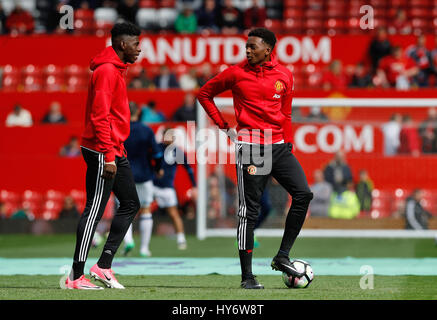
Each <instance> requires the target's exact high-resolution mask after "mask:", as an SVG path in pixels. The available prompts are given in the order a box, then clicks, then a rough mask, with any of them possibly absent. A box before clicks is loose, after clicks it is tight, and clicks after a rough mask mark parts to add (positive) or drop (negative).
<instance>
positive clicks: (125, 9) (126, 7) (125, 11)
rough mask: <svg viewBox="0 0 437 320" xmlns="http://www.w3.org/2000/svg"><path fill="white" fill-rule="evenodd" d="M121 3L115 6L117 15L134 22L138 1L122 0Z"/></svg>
mask: <svg viewBox="0 0 437 320" xmlns="http://www.w3.org/2000/svg"><path fill="white" fill-rule="evenodd" d="M120 2H121V3H120V4H119V6H118V7H117V11H118V14H119V17H120V18H122V19H124V20H126V21H129V22H132V23H136V16H137V13H138V9H139V7H138V3H137V1H136V0H122V1H120Z"/></svg>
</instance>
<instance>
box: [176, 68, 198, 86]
mask: <svg viewBox="0 0 437 320" xmlns="http://www.w3.org/2000/svg"><path fill="white" fill-rule="evenodd" d="M196 73H197V70H196V68H190V70H188V72H187V73H184V74H183V75H182V76H181V77H180V78H179V85H180V87H181V89H182V90H185V91H190V90H194V89H198V88H199V86H198V81H197V77H196Z"/></svg>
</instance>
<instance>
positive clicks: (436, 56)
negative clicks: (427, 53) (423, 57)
mask: <svg viewBox="0 0 437 320" xmlns="http://www.w3.org/2000/svg"><path fill="white" fill-rule="evenodd" d="M431 64H432V71H433V75H434V86H435V87H437V35H436V36H435V37H434V47H433V49H432V50H431Z"/></svg>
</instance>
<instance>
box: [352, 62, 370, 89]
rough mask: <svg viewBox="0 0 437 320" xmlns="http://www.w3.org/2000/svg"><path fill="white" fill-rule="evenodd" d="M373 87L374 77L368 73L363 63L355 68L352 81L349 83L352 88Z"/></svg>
mask: <svg viewBox="0 0 437 320" xmlns="http://www.w3.org/2000/svg"><path fill="white" fill-rule="evenodd" d="M371 86H372V76H371V75H370V73H368V72H367V70H366V67H365V66H364V64H363V63H362V62H360V63H358V64H357V65H356V66H355V69H354V73H353V74H352V79H351V81H350V82H349V87H350V88H369V87H371Z"/></svg>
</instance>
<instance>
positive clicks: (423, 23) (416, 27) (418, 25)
mask: <svg viewBox="0 0 437 320" xmlns="http://www.w3.org/2000/svg"><path fill="white" fill-rule="evenodd" d="M411 26H412V27H413V32H414V33H415V34H422V33H428V32H429V30H430V29H431V26H430V22H429V20H428V19H423V18H413V19H411Z"/></svg>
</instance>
